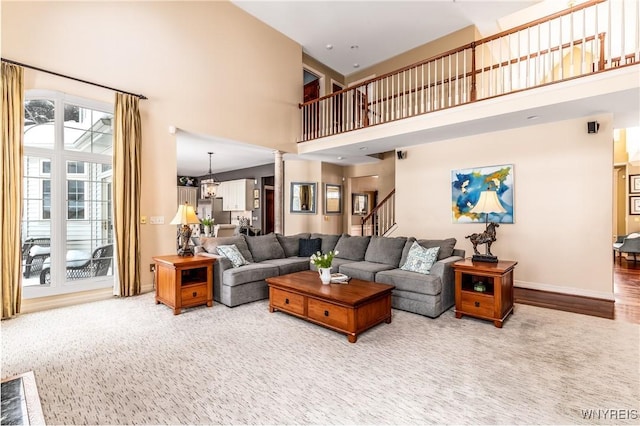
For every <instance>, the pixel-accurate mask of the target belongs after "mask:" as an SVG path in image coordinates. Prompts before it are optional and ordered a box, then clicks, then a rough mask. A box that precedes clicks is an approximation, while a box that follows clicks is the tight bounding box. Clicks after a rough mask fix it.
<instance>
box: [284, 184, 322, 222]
mask: <svg viewBox="0 0 640 426" xmlns="http://www.w3.org/2000/svg"><path fill="white" fill-rule="evenodd" d="M290 197H291V206H290V210H289V211H290V212H291V213H308V214H315V213H316V184H315V182H291V194H290Z"/></svg>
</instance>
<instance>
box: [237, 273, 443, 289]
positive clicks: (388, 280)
mask: <svg viewBox="0 0 640 426" xmlns="http://www.w3.org/2000/svg"><path fill="white" fill-rule="evenodd" d="M243 268H244V266H243ZM376 282H378V283H383V284H391V285H394V286H396V290H400V291H410V292H413V293H420V294H428V295H431V296H435V295H438V294H440V293H441V292H442V281H440V277H437V276H435V275H424V274H418V273H417V272H411V271H403V270H402V269H390V270H388V271H380V272H378V273H377V274H376ZM394 291H395V290H394Z"/></svg>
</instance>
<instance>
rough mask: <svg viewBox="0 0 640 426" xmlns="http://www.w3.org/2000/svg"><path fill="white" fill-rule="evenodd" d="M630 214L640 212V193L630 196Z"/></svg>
mask: <svg viewBox="0 0 640 426" xmlns="http://www.w3.org/2000/svg"><path fill="white" fill-rule="evenodd" d="M629 214H640V195H637V196H631V197H629Z"/></svg>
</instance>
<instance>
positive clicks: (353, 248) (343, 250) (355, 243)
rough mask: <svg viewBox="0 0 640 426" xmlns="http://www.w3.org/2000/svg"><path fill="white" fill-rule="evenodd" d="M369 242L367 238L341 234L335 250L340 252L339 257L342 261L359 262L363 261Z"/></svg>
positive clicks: (369, 238)
mask: <svg viewBox="0 0 640 426" xmlns="http://www.w3.org/2000/svg"><path fill="white" fill-rule="evenodd" d="M369 240H371V237H369V236H364V237H361V236H351V235H347V234H343V235H342V236H341V237H340V239H339V240H338V243H337V244H336V248H335V250H336V251H339V252H340V255H339V257H340V258H342V259H347V260H356V261H361V260H364V255H365V253H366V252H367V246H368V245H369Z"/></svg>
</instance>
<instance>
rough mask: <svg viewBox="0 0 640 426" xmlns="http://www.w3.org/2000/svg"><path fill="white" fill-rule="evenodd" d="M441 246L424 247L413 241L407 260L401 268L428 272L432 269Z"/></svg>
mask: <svg viewBox="0 0 640 426" xmlns="http://www.w3.org/2000/svg"><path fill="white" fill-rule="evenodd" d="M439 250H440V247H430V248H425V247H422V246H421V245H420V244H418V243H417V242H415V241H414V242H413V245H412V246H411V249H409V255H408V256H407V261H406V262H405V263H404V264H403V265H402V266H401V267H400V269H402V270H405V271H411V272H418V273H420V274H428V273H429V271H430V270H431V266H433V263H434V262H435V261H436V258H437V257H438V251H439Z"/></svg>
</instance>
